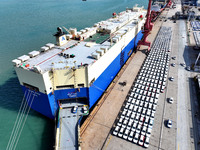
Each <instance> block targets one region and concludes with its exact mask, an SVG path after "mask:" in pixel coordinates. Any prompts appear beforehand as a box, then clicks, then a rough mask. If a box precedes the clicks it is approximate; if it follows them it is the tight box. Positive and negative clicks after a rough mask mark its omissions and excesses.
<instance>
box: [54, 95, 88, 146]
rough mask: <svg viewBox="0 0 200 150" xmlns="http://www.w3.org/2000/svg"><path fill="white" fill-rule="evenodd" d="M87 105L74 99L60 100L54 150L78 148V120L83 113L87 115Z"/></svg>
mask: <svg viewBox="0 0 200 150" xmlns="http://www.w3.org/2000/svg"><path fill="white" fill-rule="evenodd" d="M88 113H89V111H88V106H87V105H85V104H83V103H82V102H80V101H77V100H75V99H72V100H61V101H60V107H59V113H58V120H57V130H56V145H55V150H78V149H79V146H80V144H79V142H80V141H79V139H80V136H79V132H80V121H81V119H82V117H83V116H84V115H88Z"/></svg>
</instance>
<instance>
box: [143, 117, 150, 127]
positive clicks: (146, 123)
mask: <svg viewBox="0 0 200 150" xmlns="http://www.w3.org/2000/svg"><path fill="white" fill-rule="evenodd" d="M148 123H149V117H148V116H146V118H145V121H144V125H145V126H148Z"/></svg>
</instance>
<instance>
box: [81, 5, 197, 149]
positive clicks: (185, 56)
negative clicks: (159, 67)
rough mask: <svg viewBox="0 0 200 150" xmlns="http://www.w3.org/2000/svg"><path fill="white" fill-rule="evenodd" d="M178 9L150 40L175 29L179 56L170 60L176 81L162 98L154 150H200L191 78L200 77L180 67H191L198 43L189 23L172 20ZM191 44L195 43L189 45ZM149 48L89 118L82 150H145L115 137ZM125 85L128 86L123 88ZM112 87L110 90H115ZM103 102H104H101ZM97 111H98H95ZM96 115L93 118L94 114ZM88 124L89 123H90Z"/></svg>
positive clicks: (139, 54) (129, 65)
mask: <svg viewBox="0 0 200 150" xmlns="http://www.w3.org/2000/svg"><path fill="white" fill-rule="evenodd" d="M176 3H177V5H176V6H177V7H176V8H175V9H166V10H165V11H164V12H163V13H162V15H161V16H160V17H159V18H158V19H157V21H156V22H155V24H154V28H153V31H152V32H151V34H150V35H149V37H148V40H149V41H151V42H153V41H154V39H155V38H156V35H157V33H158V31H159V29H160V27H161V26H166V27H171V28H172V31H173V35H172V37H173V39H172V49H171V56H176V59H175V60H173V59H171V60H170V64H171V63H175V64H176V65H175V67H172V66H170V68H169V73H168V77H171V76H173V77H174V81H173V82H171V81H167V88H166V89H165V91H164V93H162V94H160V97H159V102H158V106H157V109H156V114H155V120H154V125H153V130H152V134H151V137H150V145H149V148H148V149H150V150H155V149H163V150H173V149H178V150H179V149H181V150H190V149H191V150H193V149H198V148H200V147H199V146H198V144H197V142H198V140H199V134H198V133H197V131H198V125H196V124H197V122H198V120H196V119H195V118H194V113H195V111H196V107H197V104H196V101H197V100H196V99H195V97H194V96H192V95H193V94H195V90H194V85H193V81H192V80H191V78H192V77H193V76H194V75H196V73H194V72H188V71H186V70H185V68H184V67H182V66H181V65H180V63H185V64H186V65H190V64H191V63H192V61H193V60H191V59H190V58H191V57H190V56H191V55H192V54H191V53H189V52H191V47H190V46H191V45H190V44H191V43H192V42H193V41H194V40H193V39H192V38H193V37H192V36H191V37H189V38H188V36H187V29H188V26H187V23H186V21H185V20H178V21H177V22H176V23H174V22H173V20H170V18H171V17H172V15H174V14H175V12H177V11H180V10H181V3H180V1H177V2H176ZM188 41H192V42H191V43H188ZM145 51H146V48H145V47H143V46H142V47H141V48H140V50H139V51H138V52H137V53H136V54H134V56H133V57H132V58H131V59H130V60H129V61H128V62H127V64H126V65H125V69H122V70H121V71H122V73H119V74H120V78H117V79H115V80H114V83H112V86H111V87H112V89H111V90H110V91H109V88H108V91H109V94H108V93H105V94H107V96H106V97H103V98H104V99H103V100H102V101H103V103H101V105H97V107H98V109H96V112H95V113H94V114H93V116H92V117H91V116H89V121H88V122H89V124H88V125H87V126H86V127H85V126H84V131H83V132H82V134H81V141H82V143H81V149H82V150H98V149H104V150H105V149H108V150H115V149H116V150H119V149H123V150H129V149H137V150H140V149H144V148H143V147H141V146H138V145H136V144H134V143H131V142H129V141H126V140H123V139H121V138H118V137H115V136H113V135H112V134H111V131H112V127H113V124H114V122H115V119H116V117H117V116H118V114H119V111H120V109H121V107H122V105H123V102H124V100H125V98H126V96H127V94H128V92H129V89H130V87H131V86H132V83H133V82H134V80H135V78H136V76H137V74H138V71H139V69H140V68H141V65H142V63H143V61H144V59H145V58H146V54H145ZM121 82H126V85H125V86H122V85H121V84H119V83H121ZM111 87H110V88H111ZM169 97H173V98H174V103H173V104H169V103H168V102H167V98H169ZM100 101H101V100H100ZM94 110H95V109H94ZM91 115H92V114H91ZM167 119H171V120H172V123H173V126H172V128H171V129H169V128H166V126H165V124H164V122H165V121H166V120H167ZM86 122H87V120H86Z"/></svg>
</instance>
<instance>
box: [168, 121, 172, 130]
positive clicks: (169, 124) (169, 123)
mask: <svg viewBox="0 0 200 150" xmlns="http://www.w3.org/2000/svg"><path fill="white" fill-rule="evenodd" d="M167 127H168V128H172V121H171V120H170V119H168V120H167Z"/></svg>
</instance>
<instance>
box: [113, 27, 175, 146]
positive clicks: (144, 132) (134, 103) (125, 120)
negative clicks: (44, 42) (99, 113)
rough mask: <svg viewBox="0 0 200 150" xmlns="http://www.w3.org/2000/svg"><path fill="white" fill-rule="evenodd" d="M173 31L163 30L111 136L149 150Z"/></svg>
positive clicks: (166, 69) (169, 29) (165, 78)
mask: <svg viewBox="0 0 200 150" xmlns="http://www.w3.org/2000/svg"><path fill="white" fill-rule="evenodd" d="M171 36H172V31H171V28H170V27H162V28H161V29H160V31H159V33H158V35H157V37H156V39H155V41H154V44H153V45H152V48H151V50H150V52H149V54H148V56H147V58H146V60H145V61H144V63H143V66H142V67H141V69H140V71H139V74H138V75H137V78H136V80H135V82H134V83H133V86H132V87H131V89H130V91H129V94H128V95H127V97H126V100H125V102H124V104H123V106H122V108H121V111H120V112H121V113H120V114H119V116H118V117H117V119H116V123H115V125H114V128H113V131H112V134H113V135H115V136H118V137H120V138H123V139H125V140H128V141H130V142H133V143H135V144H139V145H140V146H144V147H146V148H147V147H149V138H150V137H151V132H152V128H153V124H154V117H155V112H156V107H157V104H158V98H159V94H160V92H163V91H164V89H165V87H166V81H167V74H168V68H169V58H170V52H171V49H170V48H171V39H172V37H171Z"/></svg>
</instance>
